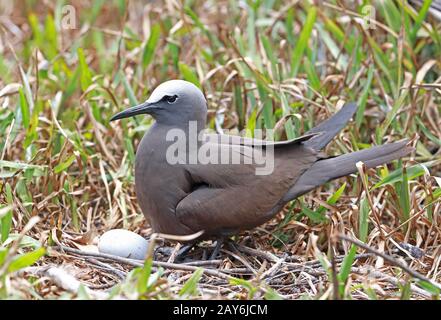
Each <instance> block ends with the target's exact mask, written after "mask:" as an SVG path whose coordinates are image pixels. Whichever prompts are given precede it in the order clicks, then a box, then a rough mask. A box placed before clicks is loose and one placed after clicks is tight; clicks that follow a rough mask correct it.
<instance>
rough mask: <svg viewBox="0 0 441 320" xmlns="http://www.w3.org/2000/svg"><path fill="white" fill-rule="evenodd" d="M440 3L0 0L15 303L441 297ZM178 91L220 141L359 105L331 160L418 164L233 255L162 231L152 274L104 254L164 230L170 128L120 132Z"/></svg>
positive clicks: (9, 289)
mask: <svg viewBox="0 0 441 320" xmlns="http://www.w3.org/2000/svg"><path fill="white" fill-rule="evenodd" d="M430 2H431V1H424V4H423V6H422V7H419V6H411V5H409V4H408V3H407V2H406V1H392V0H391V1H372V2H370V1H357V2H354V1H306V0H305V1H292V2H286V1H273V0H262V1H240V2H239V1H238V2H236V1H164V2H162V1H156V2H147V3H144V2H141V1H123V0H115V1H93V2H92V1H90V2H88V1H70V2H68V1H45V2H37V1H16V2H14V5H13V6H12V2H7V1H1V2H0V10H2V14H1V20H0V25H1V28H0V35H1V38H0V51H1V55H0V225H1V239H0V240H1V242H0V243H1V246H0V298H2V299H6V298H19V299H48V298H50V299H57V298H82V299H87V298H97V299H107V298H112V297H113V298H130V299H174V298H178V297H180V298H182V297H183V298H189V299H201V298H204V299H206V298H227V299H262V298H264V299H432V298H435V299H439V289H440V288H441V287H440V285H439V283H440V282H441V274H440V273H441V269H440V262H441V251H440V243H441V229H440V227H441V217H440V213H441V165H440V164H441V159H440V154H441V149H440V146H441V131H440V128H441V117H440V112H441V103H440V102H441V80H440V79H441V62H440V59H439V57H440V56H441V36H440V26H441V24H440V22H439V21H438V20H436V19H435V18H434V16H433V15H431V14H430V13H429V12H428V8H429V4H430ZM9 3H11V5H10V4H9ZM176 78H179V79H185V80H188V81H191V82H193V83H195V84H196V85H197V86H199V87H200V88H201V89H202V90H203V92H204V94H205V95H206V97H207V101H208V105H209V114H208V120H209V127H210V128H212V129H216V128H217V129H218V130H219V129H220V128H222V130H224V131H225V132H227V131H228V132H229V133H231V134H243V135H246V134H247V133H246V132H245V130H253V129H255V128H262V129H271V128H275V129H276V138H277V139H278V140H283V139H288V138H293V137H296V136H299V135H301V134H302V133H303V132H305V131H307V130H308V129H310V128H311V127H312V126H314V125H315V124H317V123H319V122H320V121H322V120H323V119H326V118H327V117H329V116H330V115H331V114H333V113H335V112H336V111H337V110H338V109H339V108H341V107H342V105H343V104H344V103H345V102H348V101H355V102H357V103H358V105H359V110H358V112H357V114H356V116H355V117H354V119H353V121H352V122H351V123H350V124H349V125H348V126H347V127H346V128H345V129H344V130H343V132H342V133H341V134H339V135H338V137H336V139H335V140H334V142H332V143H331V144H330V145H329V146H328V147H327V149H326V153H327V154H328V155H337V154H341V153H346V152H350V151H354V150H360V149H364V148H367V147H370V146H372V145H377V144H383V143H386V142H391V141H396V140H399V139H402V138H409V139H411V141H412V142H411V143H412V145H413V146H415V149H416V151H415V152H413V153H412V154H411V155H410V156H409V157H406V158H404V159H403V160H400V161H395V162H394V163H392V164H389V165H387V166H382V167H378V168H376V169H369V170H364V169H362V168H361V169H360V172H359V173H358V174H356V175H351V176H349V177H346V178H342V179H339V180H336V181H333V182H331V183H328V184H326V185H324V186H322V187H320V188H318V189H316V190H314V191H312V192H310V193H308V194H306V195H305V196H302V197H300V198H299V199H297V200H295V201H292V202H291V203H289V204H288V205H287V206H286V207H285V208H284V209H283V211H282V212H281V213H279V214H278V215H277V216H276V217H275V218H274V219H272V220H271V221H270V222H268V223H266V224H264V225H262V226H261V227H259V228H256V229H255V230H251V231H246V232H243V233H241V234H239V235H237V236H235V237H233V238H232V239H231V242H230V243H228V244H227V245H226V246H224V248H223V250H222V251H221V255H220V257H219V258H218V259H216V260H214V261H204V260H202V256H203V254H204V251H209V250H211V249H210V248H211V246H212V243H211V242H210V241H206V242H203V243H201V244H200V245H199V247H197V248H195V249H194V251H192V252H191V253H190V255H189V258H188V259H192V262H188V261H189V260H188V259H187V260H186V261H184V262H179V263H178V261H175V258H174V255H175V253H176V252H177V250H178V249H179V246H180V244H177V243H176V242H173V241H169V240H164V239H161V238H158V239H157V240H156V242H155V246H152V250H151V256H150V258H149V259H146V261H134V260H128V259H117V258H116V257H109V256H103V255H100V254H94V252H95V253H96V252H97V250H96V243H97V239H98V237H99V235H101V234H103V233H104V232H105V231H106V230H109V229H112V228H124V229H128V230H131V231H134V232H136V233H138V234H140V235H142V236H144V237H146V238H150V237H151V235H152V230H151V229H150V227H149V224H148V221H146V220H145V219H144V216H143V215H142V214H141V210H140V208H139V206H138V203H137V201H136V195H135V191H134V177H133V174H134V158H135V150H136V147H137V145H138V143H139V141H140V139H141V138H142V135H143V134H144V132H145V131H146V130H148V128H149V127H150V125H151V124H152V123H153V120H152V119H151V118H150V117H137V118H133V119H130V120H127V121H121V122H117V123H109V119H110V117H111V116H112V115H113V114H115V113H116V112H118V111H121V110H122V109H124V108H126V107H128V106H131V105H135V104H136V103H138V102H139V101H144V100H145V99H146V98H147V97H148V95H149V94H150V93H151V92H152V90H153V89H154V88H155V87H156V86H157V85H158V84H160V83H161V82H163V81H166V80H169V79H176ZM248 134H249V133H248ZM403 249H404V250H403ZM152 258H153V259H152Z"/></svg>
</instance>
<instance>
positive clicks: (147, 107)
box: [110, 102, 157, 121]
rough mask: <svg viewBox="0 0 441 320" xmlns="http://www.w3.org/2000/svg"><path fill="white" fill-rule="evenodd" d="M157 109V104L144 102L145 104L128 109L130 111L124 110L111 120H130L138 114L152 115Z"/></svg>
mask: <svg viewBox="0 0 441 320" xmlns="http://www.w3.org/2000/svg"><path fill="white" fill-rule="evenodd" d="M156 109H157V107H156V105H155V103H151V102H144V103H141V104H139V105H137V106H134V107H131V108H128V109H126V110H123V111H121V112H118V113H117V114H115V115H114V116H113V117H112V118H110V121H114V120H119V119H124V118H129V117H133V116H136V115H138V114H150V113H152V112H153V111H154V110H156Z"/></svg>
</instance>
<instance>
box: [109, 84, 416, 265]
mask: <svg viewBox="0 0 441 320" xmlns="http://www.w3.org/2000/svg"><path fill="white" fill-rule="evenodd" d="M356 109H357V106H356V104H354V103H347V104H346V105H345V106H343V108H342V109H341V110H340V111H338V112H337V113H336V114H334V115H333V116H332V117H331V118H329V119H327V120H326V121H324V122H322V123H320V124H319V125H318V126H316V127H315V128H313V129H311V130H310V131H308V132H307V133H306V134H305V135H303V136H301V137H299V138H296V139H293V140H288V141H282V142H271V141H262V140H256V139H250V138H241V137H239V136H230V135H216V134H205V133H203V129H204V128H205V124H206V115H207V103H206V100H205V97H204V95H203V93H202V92H201V90H199V89H198V88H197V87H196V86H195V85H193V84H192V83H190V82H187V81H183V80H171V81H167V82H164V83H162V84H161V85H159V86H158V87H157V88H156V89H155V90H154V91H153V92H152V94H151V96H150V98H149V99H148V100H147V101H145V102H144V103H142V104H140V105H138V106H135V107H131V108H129V109H127V110H124V111H122V112H120V113H118V114H116V115H114V116H113V117H112V118H111V119H110V120H111V121H113V120H117V119H122V118H127V117H132V116H135V115H139V114H149V115H151V116H153V118H154V119H155V120H156V121H155V123H154V124H153V125H152V126H151V128H150V129H149V131H148V132H147V133H146V134H145V135H144V137H143V139H142V141H141V142H140V144H139V146H138V150H137V153H136V165H135V187H136V195H137V199H138V202H139V204H140V206H141V209H142V211H143V213H144V215H145V217H146V218H147V219H148V221H149V222H150V224H151V227H152V228H153V230H154V231H155V232H160V233H166V234H173V235H189V234H194V233H196V232H199V231H201V230H203V231H204V235H203V237H211V238H216V239H217V240H218V241H217V244H216V248H217V251H216V249H215V253H213V254H214V256H216V255H217V252H218V250H219V247H220V244H221V243H222V239H223V238H225V237H228V236H230V235H233V234H236V233H238V232H239V231H241V230H246V229H252V228H254V227H257V226H259V225H261V224H263V223H264V222H266V221H268V220H270V219H271V218H272V217H274V216H275V215H276V214H277V213H278V212H279V211H280V210H281V209H282V208H283V207H284V205H285V204H286V203H287V202H289V201H291V200H293V199H295V198H297V197H298V196H300V195H303V194H305V193H307V192H308V191H310V190H313V189H314V188H316V187H318V186H320V185H322V184H324V183H326V182H328V181H330V180H333V179H337V178H340V177H343V176H346V175H349V174H352V173H355V172H357V167H356V163H357V162H359V161H362V162H364V163H365V165H366V166H367V167H369V168H372V167H376V166H379V165H382V164H386V163H388V162H391V161H393V160H395V159H398V158H400V157H403V156H405V155H407V154H408V153H410V152H411V151H412V150H413V148H412V147H409V146H407V144H408V140H402V141H399V142H395V143H389V144H385V145H381V146H374V147H372V148H370V149H365V150H361V151H356V152H352V153H348V154H343V155H340V156H337V157H330V158H324V157H323V154H322V153H321V152H320V151H321V150H322V149H323V148H324V147H325V146H326V145H327V144H328V143H329V142H330V141H331V140H332V139H333V138H334V137H335V136H336V135H337V134H338V132H339V131H340V130H341V129H342V128H343V127H344V126H345V125H346V124H347V122H348V121H349V120H350V118H351V117H352V116H353V114H354V112H355V111H356ZM192 125H193V128H196V129H195V130H193V131H192V129H191V126H192ZM173 130H175V131H176V132H184V133H185V135H184V138H188V140H189V141H190V140H192V138H193V141H194V140H196V135H198V134H199V133H200V135H199V137H201V139H200V140H197V143H196V145H194V144H193V146H191V145H190V143H189V141H187V142H186V145H185V146H187V147H188V148H186V149H185V150H184V151H183V152H185V155H186V158H185V159H184V160H185V161H180V162H176V161H170V159H169V158H168V157H170V153H169V151H170V148H171V147H173V144H174V143H176V139H170V137H169V136H167V135H168V134H169V133H170V132H174V131H173ZM202 148H209V150H211V151H210V152H212V153H213V154H216V153H217V155H223V154H229V155H242V156H244V157H247V156H248V157H249V158H253V151H256V150H257V151H259V150H260V151H259V152H261V153H259V152H257V153H256V154H258V155H262V152H264V151H262V150H264V149H270V148H272V150H273V161H274V166H273V170H272V172H271V173H270V174H261V175H258V174H256V169H257V167H258V164H257V160H256V159H251V160H252V161H251V163H250V161H248V162H247V163H245V162H244V161H242V163H239V164H232V163H224V162H222V163H211V162H208V163H207V162H206V161H205V162H203V163H202V162H196V163H195V162H194V161H193V162H191V161H189V160H188V159H189V158H190V157H191V155H195V154H198V152H199V151H201V149H202ZM210 148H211V149H210ZM213 150H214V151H213ZM250 154H251V156H250ZM181 160H182V159H181ZM248 160H249V159H248ZM212 257H213V256H212Z"/></svg>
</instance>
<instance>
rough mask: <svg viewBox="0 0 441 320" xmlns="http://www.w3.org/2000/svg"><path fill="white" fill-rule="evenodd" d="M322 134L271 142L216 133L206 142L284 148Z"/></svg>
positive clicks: (211, 134)
mask: <svg viewBox="0 0 441 320" xmlns="http://www.w3.org/2000/svg"><path fill="white" fill-rule="evenodd" d="M320 134H321V132H314V133H309V134H305V135H303V136H300V137H297V138H294V139H290V140H284V141H271V140H261V139H255V138H248V137H241V136H233V135H227V134H216V133H207V134H205V135H204V138H205V141H207V142H211V143H217V144H228V145H241V146H248V147H254V146H274V147H279V146H284V145H287V144H297V143H299V142H303V141H307V140H309V139H311V138H313V137H315V136H318V135H320Z"/></svg>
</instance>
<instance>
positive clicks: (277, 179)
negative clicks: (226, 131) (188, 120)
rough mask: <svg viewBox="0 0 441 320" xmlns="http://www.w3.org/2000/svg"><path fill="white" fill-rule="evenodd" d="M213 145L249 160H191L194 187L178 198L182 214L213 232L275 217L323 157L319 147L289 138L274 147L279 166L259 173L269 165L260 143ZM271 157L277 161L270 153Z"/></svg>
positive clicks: (189, 224)
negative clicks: (291, 190)
mask: <svg viewBox="0 0 441 320" xmlns="http://www.w3.org/2000/svg"><path fill="white" fill-rule="evenodd" d="M211 147H213V150H214V151H213V153H215V154H224V155H225V154H230V155H235V156H243V159H244V161H243V162H245V160H247V161H248V163H243V162H242V163H240V164H213V163H207V164H200V163H199V164H193V165H191V164H189V165H185V169H186V171H187V173H188V176H189V179H190V180H191V181H192V185H193V190H192V191H191V192H190V193H189V194H188V195H187V196H186V197H185V198H183V199H182V200H181V201H180V202H179V203H178V205H177V208H176V216H177V218H178V219H179V221H180V222H181V223H183V224H184V225H186V226H187V227H188V228H190V229H191V230H193V231H194V232H197V231H200V230H204V231H205V232H206V233H208V234H219V233H223V232H224V233H228V234H229V233H232V232H236V231H238V230H241V229H247V228H252V227H255V226H257V225H260V224H262V223H264V222H265V221H267V220H269V219H270V218H271V215H272V213H273V208H274V207H275V206H276V205H277V204H278V203H279V201H280V199H281V198H282V197H283V195H284V194H285V193H286V192H287V191H288V190H289V188H290V187H291V186H292V185H293V184H294V183H295V181H296V180H297V178H298V177H299V176H300V175H301V174H302V173H303V172H305V171H306V170H307V169H308V168H309V167H310V166H311V165H312V164H313V163H314V162H315V161H316V160H317V155H316V152H315V151H314V150H312V149H310V148H307V147H305V146H303V145H302V144H301V143H293V144H289V145H286V147H283V148H274V159H273V161H274V163H273V165H274V167H273V168H274V169H273V171H272V172H271V173H270V174H267V175H259V174H257V171H256V170H257V169H258V168H259V167H260V168H262V167H264V166H262V165H259V164H258V163H256V161H257V160H261V159H262V158H259V157H260V156H261V155H259V154H257V157H256V156H255V153H253V152H257V153H259V152H258V151H259V150H258V149H259V148H255V147H254V148H252V147H249V146H243V145H235V144H212V146H211ZM260 151H262V148H260ZM267 161H268V163H269V162H270V161H272V159H270V156H269V157H268V158H267ZM268 163H267V164H266V166H268V168H270V166H271V164H268ZM261 173H262V171H261ZM269 215H270V216H269Z"/></svg>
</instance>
